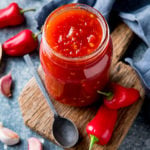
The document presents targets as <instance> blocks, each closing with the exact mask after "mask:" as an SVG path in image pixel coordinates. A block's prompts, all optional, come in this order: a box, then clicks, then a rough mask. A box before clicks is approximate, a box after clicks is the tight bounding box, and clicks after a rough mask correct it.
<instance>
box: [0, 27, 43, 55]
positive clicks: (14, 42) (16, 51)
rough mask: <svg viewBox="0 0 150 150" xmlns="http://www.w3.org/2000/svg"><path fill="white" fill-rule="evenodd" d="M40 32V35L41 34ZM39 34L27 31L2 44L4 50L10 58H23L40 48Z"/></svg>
mask: <svg viewBox="0 0 150 150" xmlns="http://www.w3.org/2000/svg"><path fill="white" fill-rule="evenodd" d="M40 33H41V32H39V33H38V34H40ZM38 34H34V33H33V32H32V31H31V30H29V29H25V30H23V31H21V32H20V33H18V34H17V35H15V36H13V37H12V38H10V39H8V40H7V41H5V42H4V43H3V44H2V50H3V51H4V52H5V54H7V55H10V56H23V55H25V54H27V53H30V52H32V51H34V50H35V49H36V48H37V47H38V38H37V37H38Z"/></svg>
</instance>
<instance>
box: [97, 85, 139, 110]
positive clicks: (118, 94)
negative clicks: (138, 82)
mask: <svg viewBox="0 0 150 150" xmlns="http://www.w3.org/2000/svg"><path fill="white" fill-rule="evenodd" d="M97 92H98V93H99V94H103V95H104V96H105V97H104V105H105V106H107V107H108V108H110V109H119V108H123V107H127V106H129V105H131V104H133V103H135V102H136V101H137V100H138V99H139V97H140V93H139V91H138V90H136V89H134V88H126V87H123V86H121V85H119V84H117V83H111V85H110V92H108V93H107V92H101V91H97Z"/></svg>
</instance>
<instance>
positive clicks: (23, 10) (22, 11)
mask: <svg viewBox="0 0 150 150" xmlns="http://www.w3.org/2000/svg"><path fill="white" fill-rule="evenodd" d="M28 11H36V9H34V8H29V9H21V10H20V13H21V14H23V13H25V12H28Z"/></svg>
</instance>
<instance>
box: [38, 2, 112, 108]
mask: <svg viewBox="0 0 150 150" xmlns="http://www.w3.org/2000/svg"><path fill="white" fill-rule="evenodd" d="M72 10H77V11H78V10H79V11H80V10H84V11H87V12H88V13H90V14H93V15H95V16H96V17H97V19H98V21H99V25H100V26H101V29H102V33H101V35H102V36H101V40H100V41H99V43H98V46H97V47H96V48H95V49H94V50H93V51H92V52H91V53H89V54H86V55H83V56H82V55H80V56H75V55H74V56H68V55H62V54H61V53H60V52H59V51H60V50H61V49H59V51H56V50H55V49H54V48H53V47H52V45H51V44H50V43H49V39H48V38H47V36H46V35H47V32H48V30H47V26H48V24H49V22H50V21H53V22H55V21H54V20H55V18H57V16H58V15H60V14H62V13H64V12H65V13H66V12H67V13H68V12H70V11H72ZM77 23H78V22H77ZM93 31H94V26H93ZM51 36H53V35H51ZM81 40H82V39H81ZM62 42H63V40H62ZM111 57H112V43H111V38H110V35H109V29H108V25H107V23H106V21H105V19H104V17H103V16H102V15H101V14H100V13H99V12H98V11H96V10H95V9H93V8H91V7H89V6H87V5H83V4H70V5H65V6H62V7H60V8H58V9H56V10H55V11H54V12H52V13H51V14H50V15H49V17H48V18H47V20H46V22H45V25H44V28H43V35H42V41H41V46H40V61H41V64H42V68H43V70H44V73H45V84H46V88H47V91H48V92H49V94H50V95H51V96H52V98H54V99H55V100H57V101H59V102H61V103H64V104H68V105H72V106H87V105H91V104H92V103H94V102H95V101H97V100H98V99H99V95H98V94H97V90H102V89H103V88H104V87H105V86H106V84H107V82H108V81H109V69H110V64H111Z"/></svg>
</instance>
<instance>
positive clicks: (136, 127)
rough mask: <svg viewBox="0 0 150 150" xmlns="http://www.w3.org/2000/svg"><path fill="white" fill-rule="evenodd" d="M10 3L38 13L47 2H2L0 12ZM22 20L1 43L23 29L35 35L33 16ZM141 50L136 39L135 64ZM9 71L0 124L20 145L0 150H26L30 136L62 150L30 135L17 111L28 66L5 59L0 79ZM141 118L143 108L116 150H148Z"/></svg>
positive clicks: (149, 137)
mask: <svg viewBox="0 0 150 150" xmlns="http://www.w3.org/2000/svg"><path fill="white" fill-rule="evenodd" d="M13 1H15V2H17V3H18V4H19V5H20V6H21V7H22V8H37V9H38V8H40V6H41V5H43V4H44V3H46V2H47V1H48V0H1V1H0V9H1V8H4V7H6V6H7V5H8V4H9V3H11V2H13ZM25 16H26V24H25V25H21V26H18V27H13V28H6V29H0V42H1V43H3V42H4V41H5V40H7V39H8V38H10V37H12V36H13V35H15V34H17V33H18V32H20V31H21V30H23V29H25V28H29V29H32V31H34V32H37V30H36V21H35V20H34V12H28V13H26V14H25ZM40 38H41V37H39V39H40ZM133 50H135V53H134V54H130V52H131V51H133ZM143 50H145V45H144V44H143V43H142V42H141V41H140V40H139V39H138V38H136V39H135V40H134V42H133V43H132V45H131V46H130V47H129V49H128V51H129V54H130V55H132V56H133V57H134V59H136V60H138V58H139V57H140V56H141V55H139V54H142V52H143ZM129 54H128V55H129ZM126 56H127V55H126ZM31 57H32V59H33V62H34V64H35V66H36V67H38V65H39V58H38V51H35V52H34V53H32V54H31ZM9 71H11V72H12V77H13V82H14V84H13V97H12V98H10V99H7V98H5V97H3V96H2V95H0V122H3V124H4V126H6V127H8V128H10V129H13V130H14V131H16V132H17V133H18V134H19V135H20V137H21V142H20V144H18V145H16V146H13V147H7V146H5V145H3V144H2V143H0V150H27V149H28V145H27V139H28V138H29V137H31V136H34V137H38V138H39V139H40V140H41V141H42V142H43V143H44V150H61V148H59V147H57V146H55V145H54V144H52V143H51V142H49V141H47V140H46V139H43V138H42V137H41V136H39V135H37V134H36V133H34V132H32V131H31V130H30V129H29V128H27V127H26V126H25V125H24V123H23V120H22V116H21V112H20V108H19V105H18V97H19V95H20V92H21V90H22V89H23V87H24V86H25V84H26V83H27V82H28V80H29V79H30V78H31V77H32V75H31V74H30V72H29V69H28V67H27V65H26V64H25V63H24V60H23V58H21V57H14V58H13V57H8V56H4V57H3V60H2V63H1V66H0V76H2V75H4V74H6V73H8V72H9ZM144 114H145V107H143V108H142V110H141V112H140V113H139V115H138V117H137V119H136V120H135V122H134V124H133V125H132V127H131V129H130V130H129V132H128V135H127V136H126V138H125V139H124V141H123V143H122V144H121V146H120V148H119V150H150V124H149V123H148V122H147V119H146V118H145V115H144Z"/></svg>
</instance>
